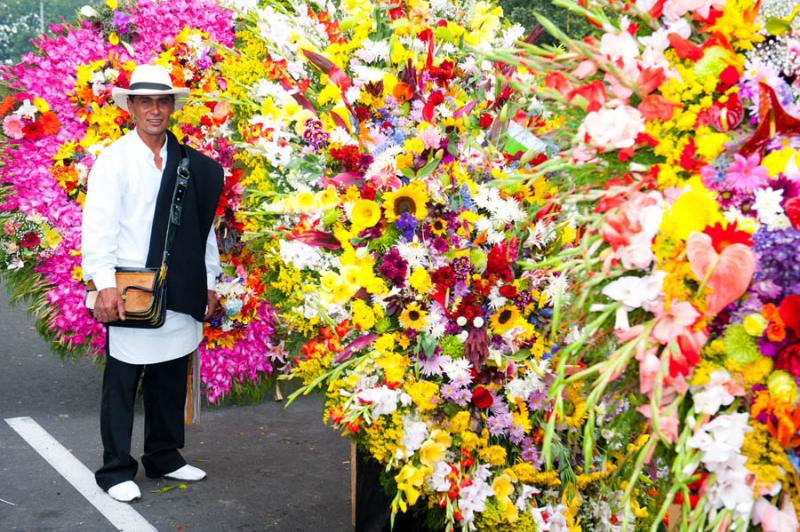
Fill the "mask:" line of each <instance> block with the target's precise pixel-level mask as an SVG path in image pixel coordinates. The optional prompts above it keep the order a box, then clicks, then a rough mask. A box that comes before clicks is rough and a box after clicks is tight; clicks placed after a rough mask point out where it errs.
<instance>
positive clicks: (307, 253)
mask: <svg viewBox="0 0 800 532" xmlns="http://www.w3.org/2000/svg"><path fill="white" fill-rule="evenodd" d="M278 247H279V248H280V257H281V260H282V261H283V262H285V263H286V264H291V265H293V266H294V267H295V268H297V269H298V270H303V269H305V268H311V269H319V268H321V267H323V266H325V265H326V261H325V259H324V258H323V256H322V253H320V251H319V249H317V248H315V247H313V246H309V245H308V244H305V243H303V242H299V241H297V240H281V241H279V242H278Z"/></svg>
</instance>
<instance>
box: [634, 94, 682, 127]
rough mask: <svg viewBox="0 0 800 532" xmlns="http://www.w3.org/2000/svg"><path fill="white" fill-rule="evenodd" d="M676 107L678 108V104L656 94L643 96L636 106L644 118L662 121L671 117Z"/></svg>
mask: <svg viewBox="0 0 800 532" xmlns="http://www.w3.org/2000/svg"><path fill="white" fill-rule="evenodd" d="M678 108H680V105H679V104H677V103H673V102H671V101H669V100H667V99H666V98H664V97H663V96H660V95H658V94H651V95H650V96H647V97H645V98H644V99H643V100H642V103H640V104H639V107H638V109H639V112H640V113H642V116H643V117H644V119H645V120H662V121H666V120H669V119H671V118H672V114H673V112H674V111H675V109H678Z"/></svg>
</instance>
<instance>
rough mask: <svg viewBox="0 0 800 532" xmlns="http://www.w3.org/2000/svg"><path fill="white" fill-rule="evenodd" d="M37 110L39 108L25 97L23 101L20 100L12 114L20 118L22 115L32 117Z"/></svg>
mask: <svg viewBox="0 0 800 532" xmlns="http://www.w3.org/2000/svg"><path fill="white" fill-rule="evenodd" d="M37 112H39V110H38V109H37V108H36V106H35V105H33V104H32V103H31V101H30V100H29V99H27V98H25V101H23V102H22V105H20V106H19V109H17V110H16V111H14V114H15V115H17V116H19V117H20V118H22V117H29V118H33V117H34V116H36V113H37Z"/></svg>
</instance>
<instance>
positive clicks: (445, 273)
mask: <svg viewBox="0 0 800 532" xmlns="http://www.w3.org/2000/svg"><path fill="white" fill-rule="evenodd" d="M431 280H432V281H433V284H435V285H436V286H440V287H444V288H449V287H452V286H453V285H455V284H456V274H455V273H454V272H453V268H451V267H450V266H442V267H441V268H439V269H438V270H436V271H435V272H433V273H432V274H431Z"/></svg>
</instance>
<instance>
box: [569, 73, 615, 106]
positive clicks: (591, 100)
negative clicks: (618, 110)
mask: <svg viewBox="0 0 800 532" xmlns="http://www.w3.org/2000/svg"><path fill="white" fill-rule="evenodd" d="M576 96H580V97H581V98H583V99H584V100H586V102H587V103H588V104H589V105H588V106H587V107H586V110H587V111H589V112H592V111H598V110H599V109H600V108H601V107H603V104H604V103H606V86H605V85H603V82H602V81H600V80H594V81H593V82H591V83H588V84H586V85H581V86H580V87H576V88H574V89H572V90H571V91H569V94H568V95H567V98H566V100H567V101H568V102H570V101H572V99H573V98H575V97H576Z"/></svg>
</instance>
